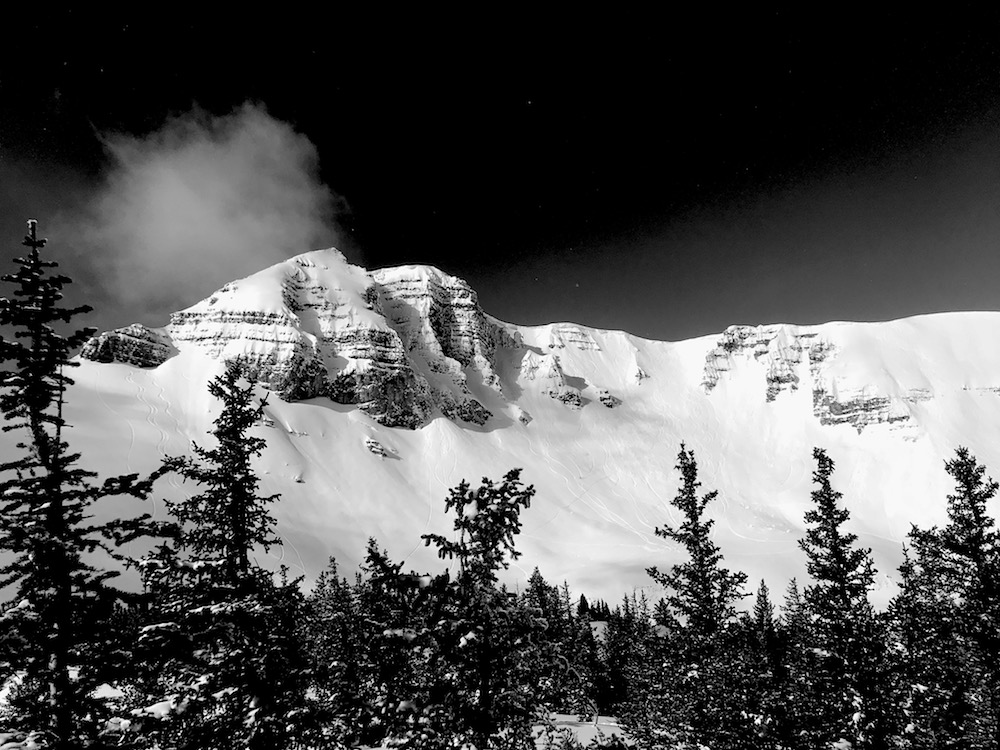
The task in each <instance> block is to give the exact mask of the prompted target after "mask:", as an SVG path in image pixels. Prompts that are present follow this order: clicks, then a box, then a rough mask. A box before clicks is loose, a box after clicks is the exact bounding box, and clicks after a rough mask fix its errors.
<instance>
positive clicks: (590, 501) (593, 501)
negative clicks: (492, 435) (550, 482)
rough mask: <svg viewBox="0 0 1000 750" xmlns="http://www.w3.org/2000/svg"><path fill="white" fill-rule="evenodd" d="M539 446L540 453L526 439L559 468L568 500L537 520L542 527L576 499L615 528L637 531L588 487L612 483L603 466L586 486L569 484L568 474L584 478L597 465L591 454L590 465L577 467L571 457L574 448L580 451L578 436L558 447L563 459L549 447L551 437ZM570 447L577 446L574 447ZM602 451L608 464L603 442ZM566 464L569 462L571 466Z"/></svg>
mask: <svg viewBox="0 0 1000 750" xmlns="http://www.w3.org/2000/svg"><path fill="white" fill-rule="evenodd" d="M541 447H542V449H543V450H544V453H540V452H539V451H537V450H536V449H535V447H534V445H533V444H532V442H531V441H529V442H528V449H529V450H530V451H531V452H532V453H533V454H534V455H536V456H538V457H539V458H540V459H542V460H543V461H545V462H546V463H549V464H553V465H556V466H559V467H561V468H562V471H561V472H560V476H561V477H562V480H563V482H564V483H565V485H566V490H567V493H568V495H569V500H568V502H564V503H561V504H560V505H559V509H558V510H557V511H556V513H555V514H553V515H552V517H550V518H548V519H547V520H545V521H544V522H543V523H542V524H541V526H542V527H545V526H549V525H551V524H552V523H553V522H554V521H555V520H556V519H557V518H559V516H560V515H562V513H563V511H564V510H565V509H566V508H567V507H568V506H569V504H570V503H573V502H576V501H580V502H582V503H584V504H585V505H586V506H587V507H588V508H590V509H591V510H592V511H594V512H595V514H596V515H597V517H598V518H599V519H600V520H601V521H604V522H605V523H608V524H613V525H615V526H618V527H619V528H624V529H628V530H629V531H631V532H633V533H640V532H639V531H638V530H637V529H636V528H635V527H634V526H633V525H632V524H631V523H629V521H628V520H627V519H626V518H625V517H624V516H622V515H621V514H619V513H617V512H615V511H614V510H612V509H611V508H609V507H608V505H607V503H606V502H605V501H604V500H602V499H601V498H600V497H598V496H596V495H594V494H592V493H591V490H593V489H594V487H596V486H597V485H598V484H600V483H602V482H605V481H607V482H610V483H611V485H612V486H614V482H613V481H612V480H611V477H610V476H608V474H607V471H606V470H602V471H601V473H600V476H597V477H595V478H594V479H593V481H591V482H589V483H588V484H587V486H585V487H584V488H583V489H582V490H581V489H578V488H579V484H578V485H577V488H574V486H573V484H572V483H571V482H570V480H569V477H570V475H571V474H572V475H573V476H576V477H579V479H580V480H584V479H585V478H589V477H591V476H593V475H594V474H595V473H596V471H597V469H598V466H597V462H596V460H595V459H594V458H593V457H592V456H591V459H590V468H589V469H588V470H587V472H586V473H584V471H583V469H581V467H580V464H579V463H577V461H576V460H575V459H574V458H573V456H574V455H575V452H579V453H582V452H583V449H582V446H581V444H580V441H579V440H573V441H571V442H570V443H569V444H568V445H565V444H564V447H563V448H562V449H561V450H559V454H560V455H562V456H564V457H565V459H566V460H565V461H564V460H562V459H561V458H559V457H557V455H556V453H555V452H554V451H553V446H552V443H551V441H549V440H544V441H542V442H541ZM574 449H577V450H576V451H574ZM604 451H605V461H604V464H603V465H604V466H608V465H609V461H610V452H609V451H608V448H607V445H604ZM570 464H572V466H571V465H570Z"/></svg>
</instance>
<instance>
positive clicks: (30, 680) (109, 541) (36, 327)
mask: <svg viewBox="0 0 1000 750" xmlns="http://www.w3.org/2000/svg"><path fill="white" fill-rule="evenodd" d="M23 244H24V245H25V246H26V247H27V248H28V253H27V254H25V256H24V257H20V258H17V259H16V260H15V263H16V264H17V265H18V270H17V271H16V272H15V273H12V274H5V275H4V276H2V277H0V279H2V280H3V281H5V282H9V283H11V284H13V285H14V286H15V290H14V294H13V297H10V298H7V297H4V298H0V331H2V330H4V329H7V330H12V331H13V336H14V338H13V339H12V340H11V339H4V338H2V337H0V411H2V412H3V415H4V420H5V423H4V425H3V430H4V432H11V431H13V432H15V433H17V434H19V436H20V440H19V441H18V443H17V444H16V448H17V450H19V451H20V452H21V453H20V455H19V456H16V457H14V456H12V457H9V458H5V459H4V460H3V461H2V462H0V519H2V520H0V552H2V553H4V555H5V559H6V560H7V561H8V562H6V564H4V566H3V567H2V568H0V587H3V588H5V589H7V591H8V592H10V600H9V604H7V605H6V606H5V607H4V611H3V614H2V616H0V623H2V625H0V627H2V636H0V637H2V640H3V644H4V658H3V667H4V671H5V672H6V675H5V676H6V677H8V678H9V677H11V676H12V675H13V674H18V675H19V676H20V686H19V687H18V688H17V689H16V690H15V692H14V695H13V698H12V700H11V701H10V702H9V704H8V706H7V707H6V709H5V710H4V716H3V722H4V723H7V724H9V725H10V726H12V727H14V728H17V729H20V730H41V731H44V732H45V733H46V735H47V737H48V742H49V743H50V746H51V747H54V748H67V749H68V748H76V747H82V746H84V745H86V744H89V743H91V742H94V741H95V737H96V736H97V735H98V734H99V733H100V732H101V729H102V725H103V720H104V719H106V718H107V716H108V711H107V707H106V705H105V704H104V702H103V701H101V700H99V699H97V698H95V697H94V694H93V693H94V689H95V688H96V687H97V686H99V685H101V684H102V683H105V682H113V681H114V680H115V679H116V678H117V676H119V675H120V674H121V673H122V671H124V670H126V669H127V668H128V665H127V664H126V663H125V662H126V661H127V654H126V653H125V652H123V651H122V650H121V646H122V644H120V643H117V642H116V639H115V634H114V633H113V632H112V631H111V630H110V629H109V628H107V627H105V623H106V619H107V618H108V617H110V616H111V614H112V613H113V612H114V610H115V606H116V604H115V602H116V601H117V600H118V599H120V598H121V597H123V596H125V595H124V594H123V593H122V592H120V591H117V590H115V589H114V588H113V587H111V586H110V584H109V579H111V578H113V577H114V576H116V575H117V572H115V571H112V570H102V569H100V568H98V567H96V565H97V564H98V562H97V561H98V560H99V558H95V557H94V556H93V554H94V553H102V552H103V553H104V554H105V555H106V556H110V557H111V558H118V559H121V557H122V556H121V554H120V553H119V547H120V546H121V545H123V544H125V543H127V542H130V541H132V540H134V539H136V538H138V537H140V536H143V535H146V534H151V533H153V532H154V531H156V528H157V527H156V526H154V525H152V524H150V523H149V518H148V516H145V515H141V514H139V515H137V516H136V517H134V518H132V519H115V520H112V521H109V522H106V523H96V522H94V520H93V518H94V516H95V504H96V503H97V502H98V501H99V500H101V499H103V498H106V497H108V496H112V495H131V496H134V497H137V498H140V499H142V498H145V497H146V496H147V495H148V493H149V492H150V490H151V483H152V481H153V477H149V478H147V479H144V480H141V481H140V480H139V478H138V475H135V474H131V475H127V476H120V477H114V478H111V479H107V480H106V481H104V482H103V483H101V484H94V483H93V480H94V477H95V476H96V475H95V474H94V473H93V472H90V471H86V470H84V469H82V468H80V466H79V459H80V454H78V453H73V452H71V451H70V449H69V446H68V444H67V442H66V441H65V439H64V430H65V429H66V428H67V427H68V425H67V424H66V421H65V419H64V418H63V405H64V400H65V394H66V389H67V387H68V386H70V385H72V384H73V381H72V379H71V378H70V377H69V376H68V375H67V374H66V373H65V370H67V369H69V368H71V367H75V366H77V364H78V363H77V362H75V361H73V360H72V359H71V357H72V354H73V351H74V350H75V349H76V348H77V347H79V346H80V345H81V344H82V343H83V342H84V341H85V340H86V339H87V338H88V337H89V336H90V335H91V334H92V333H93V329H89V328H84V329H80V330H76V331H74V332H72V333H70V334H69V335H66V336H64V335H62V334H61V333H59V331H58V327H59V326H60V325H62V324H71V323H72V322H73V319H74V318H75V317H76V316H77V315H79V314H82V313H86V312H89V311H90V309H91V308H90V307H89V306H86V305H83V306H79V307H74V308H67V307H63V306H62V305H61V300H62V289H63V287H64V286H65V285H66V284H68V283H69V282H70V279H69V278H68V277H66V276H61V275H58V274H51V273H50V269H53V268H56V267H57V265H58V264H57V263H55V262H53V261H46V260H42V257H41V252H40V251H41V249H42V248H43V247H44V246H45V244H46V241H45V240H44V239H41V238H39V237H38V234H37V223H36V222H35V221H34V220H29V221H28V233H27V236H26V237H25V238H24V242H23ZM105 559H106V562H110V560H107V558H105ZM9 587H13V590H12V591H11V589H10V588H9Z"/></svg>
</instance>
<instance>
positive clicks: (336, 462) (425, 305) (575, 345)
mask: <svg viewBox="0 0 1000 750" xmlns="http://www.w3.org/2000/svg"><path fill="white" fill-rule="evenodd" d="M998 330H1000V314H998V313H961V314H959V313H955V314H940V315H928V316H921V317H917V318H909V319H904V320H899V321H890V322H884V323H833V324H826V325H817V326H798V325H786V324H770V325H760V326H750V325H739V326H730V327H729V328H728V329H726V330H725V331H723V332H721V333H720V334H718V335H714V336H705V337H701V338H698V339H692V340H688V341H681V342H674V343H669V342H658V341H649V340H645V339H642V338H639V337H637V336H633V335H631V334H628V333H625V332H621V331H603V330H597V329H593V328H589V327H587V326H583V325H578V324H574V323H553V324H548V325H541V326H517V325H513V324H509V323H503V322H500V321H497V320H495V319H494V318H492V317H490V316H489V315H487V314H486V313H485V312H484V311H483V310H482V308H481V307H480V305H479V302H478V297H477V295H476V292H475V291H474V290H473V289H472V288H471V287H470V286H469V285H468V284H467V283H465V282H464V281H463V280H461V279H458V278H456V277H454V276H451V275H449V274H447V273H445V272H443V271H441V270H440V269H437V268H434V267H432V266H421V265H408V266H399V267H395V268H383V269H379V270H375V271H371V272H369V271H366V270H365V269H363V268H359V267H358V266H354V265H351V264H349V263H348V262H347V261H346V260H345V259H344V257H343V255H341V254H340V253H339V252H337V251H336V250H332V249H331V250H320V251H313V252H310V253H304V254H302V255H298V256H295V257H294V258H289V259H288V260H286V261H283V262H281V263H278V264H275V265H274V266H271V267H270V268H267V269H264V270H262V271H260V272H258V273H256V274H253V275H251V276H248V277H246V278H244V279H239V280H237V281H234V282H232V283H230V284H226V285H224V286H223V287H222V288H221V289H219V290H218V291H216V292H215V293H214V294H212V295H210V296H209V297H208V298H206V299H204V300H202V301H201V302H198V303H197V304H195V305H192V306H191V307H189V308H187V309H185V310H181V311H179V312H177V313H174V314H173V315H172V316H171V320H170V323H169V324H168V325H166V326H164V327H163V328H159V329H151V328H146V327H144V326H140V325H132V326H128V327H126V328H123V329H119V330H117V331H111V332H108V333H103V334H100V335H99V336H96V337H94V339H92V340H91V342H89V343H88V344H87V346H86V347H85V348H84V351H83V354H82V356H83V358H84V359H89V360H96V362H116V363H118V364H117V365H115V366H111V367H106V366H104V365H100V364H97V363H96V362H85V363H84V365H85V366H84V367H82V368H81V369H80V371H79V377H78V383H79V385H78V386H77V387H78V389H80V390H83V391H87V392H88V394H89V393H90V392H93V393H96V394H97V395H98V396H99V398H88V396H87V395H84V396H82V397H80V398H78V399H76V400H74V399H71V400H70V403H71V404H81V406H73V407H72V408H75V409H77V413H76V416H75V417H74V418H75V419H76V421H77V423H79V424H83V425H87V429H88V430H90V434H94V435H99V438H98V439H100V440H101V441H103V442H105V443H106V444H107V445H108V446H117V447H116V448H114V451H117V452H114V451H112V449H111V447H109V448H108V450H109V455H118V454H121V455H129V456H132V455H133V454H134V455H139V454H140V453H141V450H140V449H138V448H135V447H134V446H136V445H138V444H139V442H142V441H146V442H149V444H150V445H153V446H162V450H163V451H164V452H167V451H173V452H177V451H181V452H182V451H183V450H184V449H185V448H186V446H187V445H188V444H189V441H190V440H191V439H196V440H199V439H201V436H203V435H204V431H205V429H206V428H207V423H206V422H205V420H206V417H205V416H204V411H205V409H206V405H207V396H197V395H192V394H198V393H201V391H202V390H203V382H202V381H207V379H208V377H210V375H211V374H212V373H214V372H218V371H219V369H220V365H221V362H222V361H226V360H231V359H234V358H241V359H243V360H244V361H246V362H247V364H248V365H249V366H250V368H251V370H252V375H253V376H254V377H255V378H256V380H257V381H258V382H259V383H260V384H261V385H262V386H263V387H265V388H267V389H270V390H271V391H272V392H274V393H276V394H277V395H279V396H280V397H281V398H280V399H270V400H269V404H268V420H267V422H266V424H265V425H264V426H262V428H261V429H267V430H271V432H270V433H268V435H269V437H270V439H269V448H268V451H267V452H266V453H267V455H266V456H265V458H264V459H263V460H264V464H263V466H264V467H265V470H266V472H267V473H268V477H269V478H268V482H269V485H268V486H269V491H273V492H279V493H281V494H282V495H283V497H285V503H286V504H285V505H283V506H282V507H283V508H286V511H284V512H281V513H280V515H281V519H282V523H283V524H284V527H283V528H284V529H285V531H283V532H282V533H283V534H284V535H285V536H286V538H287V539H288V540H289V542H288V543H289V550H293V551H294V553H295V555H297V556H300V558H301V559H300V562H297V563H295V564H296V565H298V566H299V567H300V568H301V569H302V571H303V572H304V573H306V574H307V575H313V574H315V573H316V572H318V570H320V569H321V568H322V566H323V565H324V564H325V561H326V558H327V556H328V555H329V554H330V553H331V552H333V553H334V554H336V556H337V557H338V559H340V560H344V561H345V562H346V563H348V564H350V561H356V560H359V559H360V555H361V553H362V552H363V549H364V544H365V540H366V539H367V537H368V536H371V535H372V534H373V533H375V532H378V536H379V537H380V539H384V541H385V542H386V543H387V544H388V545H389V546H390V547H393V546H395V548H396V550H397V552H399V553H401V554H404V555H405V554H408V552H407V551H408V550H411V552H410V553H409V554H411V555H412V556H413V559H412V560H411V563H412V564H422V563H421V562H420V561H421V560H422V559H423V558H420V556H419V555H420V553H419V552H418V548H420V545H419V541H418V536H419V535H418V533H416V532H415V531H414V530H415V529H416V530H417V531H418V532H419V530H428V531H430V530H433V531H436V532H444V531H446V528H445V527H444V526H441V525H440V524H442V523H443V516H442V514H441V510H440V501H441V498H443V497H444V496H445V495H446V494H447V490H448V488H449V487H452V486H454V485H455V484H457V483H458V482H459V481H461V480H462V479H475V478H477V477H482V476H501V475H502V474H503V473H504V472H506V471H507V470H509V469H510V468H511V467H512V466H520V467H523V468H524V469H525V471H524V476H525V478H526V480H527V481H530V482H532V483H534V484H535V485H536V486H537V488H538V491H539V492H538V496H539V498H540V500H539V502H538V503H537V504H533V506H532V509H531V511H530V512H529V513H528V514H527V515H526V517H525V530H524V534H523V535H522V544H523V546H524V550H525V555H526V558H527V559H528V560H531V561H532V562H531V563H530V565H531V566H533V565H534V564H539V565H541V566H542V567H543V568H544V569H545V571H546V575H547V576H551V577H554V578H555V579H556V580H559V579H562V578H565V579H567V580H570V581H571V582H572V583H573V584H574V585H575V586H578V587H582V588H583V590H585V591H586V592H587V593H588V596H589V595H590V593H591V592H594V593H595V594H596V595H598V596H605V597H613V596H617V595H618V593H620V587H621V586H623V585H624V586H626V587H630V586H634V585H643V584H644V583H645V579H644V577H643V576H642V571H643V570H644V569H645V567H648V565H650V564H659V563H660V562H661V560H662V559H663V558H664V557H666V558H669V557H670V554H672V553H671V552H670V551H669V550H664V549H663V548H662V545H661V544H660V542H659V541H658V540H657V539H656V538H655V535H654V534H653V531H652V530H653V527H654V526H655V525H657V524H662V523H663V522H670V521H672V520H676V519H672V518H671V517H670V510H669V508H668V507H667V503H666V498H668V497H669V496H670V495H671V493H672V492H673V491H674V490H675V489H676V484H677V477H676V476H675V475H674V472H672V471H671V468H670V467H671V463H672V462H671V457H672V454H673V452H675V451H676V449H677V447H678V445H679V444H680V443H681V442H682V441H683V442H685V443H686V444H687V445H688V446H689V447H691V448H693V449H695V450H696V451H697V454H698V459H699V467H700V470H701V472H702V476H703V481H704V482H705V485H706V487H709V488H712V489H718V490H719V493H720V498H721V499H722V502H721V503H720V504H719V506H718V508H717V510H716V511H715V512H716V513H717V515H718V517H719V518H720V519H722V520H724V523H720V524H718V525H717V527H716V528H717V530H718V534H719V540H720V543H721V545H722V546H723V549H724V551H725V554H726V556H727V561H728V560H730V559H732V567H735V568H738V569H743V570H745V571H747V572H748V573H750V574H752V575H753V576H754V577H758V578H759V577H770V578H771V580H777V581H779V582H778V583H777V584H776V587H780V578H781V576H782V575H784V574H786V573H787V572H788V571H789V570H791V571H792V572H793V573H796V574H798V573H801V572H802V571H801V560H800V559H799V556H798V548H797V546H796V545H795V542H794V540H795V539H796V538H797V535H798V534H799V533H800V531H801V528H802V513H803V512H804V510H805V508H806V507H807V505H808V502H809V490H810V486H809V480H810V476H811V471H810V461H811V449H812V447H813V446H821V447H823V448H825V449H827V450H828V452H829V454H830V455H831V457H833V458H834V459H835V460H837V462H838V475H839V476H838V477H837V480H838V489H840V490H841V491H843V492H844V496H845V501H846V502H847V503H848V506H849V507H850V508H851V511H852V518H853V519H854V521H853V523H854V529H853V530H854V531H855V533H858V534H859V536H860V537H861V539H862V543H864V544H866V545H867V546H871V547H872V548H873V549H874V551H875V559H876V564H877V565H878V567H879V568H880V570H882V571H883V572H884V573H886V574H891V572H892V571H893V570H894V569H895V565H896V564H898V554H899V544H898V543H899V541H900V540H901V539H902V538H903V536H904V535H905V533H906V531H907V530H908V529H909V525H910V523H911V522H916V523H932V522H936V521H937V520H939V519H940V511H941V509H942V508H943V502H944V496H945V494H947V491H948V487H947V477H946V475H945V473H944V472H943V470H941V465H942V464H941V462H942V461H943V460H944V459H945V458H947V456H948V455H949V453H950V452H951V451H952V450H953V449H954V447H955V446H956V445H958V444H959V443H961V444H963V445H967V446H968V447H969V448H970V449H971V450H972V451H973V452H975V453H976V455H977V457H978V458H979V459H980V460H982V461H984V462H985V463H987V465H990V463H991V462H993V465H1000V449H997V448H996V446H997V445H1000V441H997V440H996V430H995V428H994V427H993V425H995V424H998V423H1000V397H998V394H1000V349H998V348H997V347H994V346H992V345H991V342H993V341H995V340H996V336H997V331H998ZM123 394H124V395H123ZM128 394H131V395H132V396H134V399H132V400H131V401H129V400H128V398H127V396H128ZM157 394H158V395H157ZM102 404H105V405H107V410H106V412H105V411H100V408H103V407H102V406H101V405H102ZM94 409H96V410H98V411H100V415H101V416H100V418H97V417H96V416H94V414H92V413H91V412H90V411H88V410H94ZM95 413H96V412H95ZM122 419H126V421H127V423H128V428H127V429H125V427H124V426H123V425H122V423H121V420H122ZM116 420H117V421H116ZM101 425H106V427H104V426H101ZM399 428H403V429H399ZM417 428H420V429H417ZM122 435H124V436H126V438H127V436H129V435H136V436H138V437H137V438H133V439H132V441H133V442H132V443H129V444H121V443H122V441H123V440H125V439H126V438H123V437H121V436H122ZM116 441H117V442H116ZM136 441H139V442H136ZM174 441H176V442H174ZM136 468H137V467H136ZM108 470H109V471H110V472H114V471H119V472H120V471H121V467H117V468H116V467H110V466H109V467H108ZM130 470H131V465H130ZM300 485H306V490H303V489H302V488H301V487H300ZM394 498H395V499H394ZM541 498H544V499H541ZM354 499H356V500H358V501H362V500H363V502H364V503H365V508H364V510H363V511H361V510H360V509H359V507H358V506H357V503H356V502H354V501H353V500H354ZM536 505H537V507H536ZM358 514H361V515H360V516H359V517H358V518H355V516H356V515H358ZM665 514H666V515H665ZM436 524H437V525H436ZM556 532H558V533H556ZM332 539H333V540H335V541H332V542H331V540H332ZM407 540H410V541H409V542H407ZM331 544H332V545H333V548H332V549H331ZM762 545H763V546H762ZM762 549H766V551H767V554H763V555H762V554H761V550H762ZM288 554H291V552H288ZM426 564H430V562H429V561H427V562H426ZM884 580H886V579H884Z"/></svg>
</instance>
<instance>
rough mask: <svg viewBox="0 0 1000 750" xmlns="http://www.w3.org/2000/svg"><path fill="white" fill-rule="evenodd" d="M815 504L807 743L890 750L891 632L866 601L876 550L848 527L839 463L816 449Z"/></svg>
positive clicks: (809, 534)
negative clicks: (836, 480) (835, 478)
mask: <svg viewBox="0 0 1000 750" xmlns="http://www.w3.org/2000/svg"><path fill="white" fill-rule="evenodd" d="M813 457H814V459H815V460H816V470H815V471H814V472H813V481H814V482H815V483H816V485H817V487H816V489H814V490H813V492H812V501H813V507H812V508H811V509H810V510H808V511H807V512H806V514H805V520H806V523H807V524H809V528H808V529H807V531H806V536H805V538H804V539H802V540H800V542H799V546H800V547H801V548H802V550H803V551H804V552H805V553H806V558H807V561H806V567H807V570H808V572H809V575H810V576H811V578H812V580H813V583H812V585H810V586H808V587H807V588H806V590H805V596H804V600H805V605H806V609H807V611H808V613H809V616H810V621H809V624H808V626H807V629H806V633H805V635H804V638H803V642H802V644H801V645H800V648H801V649H802V651H801V652H800V653H799V654H798V657H799V659H800V664H799V667H800V669H801V670H802V671H801V672H800V674H799V675H798V677H799V679H800V687H801V688H802V694H801V696H800V698H801V706H802V709H803V720H804V725H803V726H801V727H800V731H801V732H802V733H803V738H804V742H805V743H806V746H807V747H816V748H821V747H822V748H827V747H829V746H830V745H831V743H835V742H849V743H851V746H852V747H854V748H884V747H886V746H887V745H888V743H889V741H890V738H891V737H892V736H893V717H892V712H891V711H890V709H889V706H888V705H887V702H888V701H887V698H888V695H889V693H890V689H889V687H890V686H889V682H888V680H887V673H888V669H887V666H888V665H887V662H886V658H887V653H886V644H885V635H884V632H883V629H882V625H881V623H880V622H879V621H878V620H877V619H876V617H875V614H874V611H873V610H872V607H871V604H870V602H869V600H868V592H869V591H870V590H871V588H872V587H873V585H874V579H875V570H874V567H873V565H872V560H871V552H870V551H869V550H866V549H862V548H858V547H856V546H855V545H856V542H857V536H856V535H854V534H852V533H849V532H847V531H845V530H844V529H843V525H844V524H845V523H846V522H847V521H848V520H849V519H850V512H849V511H848V510H847V509H846V508H843V507H841V499H842V495H841V494H840V493H839V492H836V491H835V490H834V489H833V488H832V486H831V484H830V477H831V476H832V474H833V469H834V464H833V461H832V460H831V459H830V458H829V457H828V456H827V455H826V453H825V452H824V451H823V450H821V449H819V448H816V449H814V451H813Z"/></svg>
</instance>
